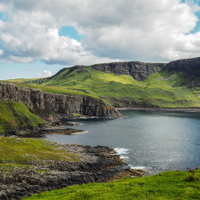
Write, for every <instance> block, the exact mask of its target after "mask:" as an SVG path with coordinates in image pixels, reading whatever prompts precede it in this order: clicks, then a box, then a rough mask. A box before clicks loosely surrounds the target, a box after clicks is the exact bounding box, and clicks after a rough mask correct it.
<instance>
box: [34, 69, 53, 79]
mask: <svg viewBox="0 0 200 200" xmlns="http://www.w3.org/2000/svg"><path fill="white" fill-rule="evenodd" d="M37 76H38V77H40V78H43V77H48V76H52V73H51V71H46V70H43V72H42V73H37Z"/></svg>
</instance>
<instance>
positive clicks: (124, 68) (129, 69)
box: [92, 61, 165, 81]
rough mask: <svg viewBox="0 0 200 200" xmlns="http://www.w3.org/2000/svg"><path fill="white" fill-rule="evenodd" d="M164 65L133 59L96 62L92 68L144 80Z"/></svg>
mask: <svg viewBox="0 0 200 200" xmlns="http://www.w3.org/2000/svg"><path fill="white" fill-rule="evenodd" d="M164 66H165V64H164V63H143V62H138V61H132V62H113V63H103V64H96V65H92V68H94V69H96V70H100V71H103V72H105V73H113V74H115V75H121V74H125V75H130V76H132V77H133V78H134V79H135V80H137V81H143V80H145V79H147V78H148V76H149V75H151V74H154V73H156V72H157V71H158V70H159V68H162V67H164Z"/></svg>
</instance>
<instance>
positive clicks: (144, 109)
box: [116, 107, 200, 112]
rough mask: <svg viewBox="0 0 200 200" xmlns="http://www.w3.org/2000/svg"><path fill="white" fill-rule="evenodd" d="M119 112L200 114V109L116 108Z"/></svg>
mask: <svg viewBox="0 0 200 200" xmlns="http://www.w3.org/2000/svg"><path fill="white" fill-rule="evenodd" d="M116 109H117V110H118V111H123V110H134V111H165V112H200V108H197V107H194V108H133V107H126V108H116Z"/></svg>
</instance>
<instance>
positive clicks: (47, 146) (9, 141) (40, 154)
mask: <svg viewBox="0 0 200 200" xmlns="http://www.w3.org/2000/svg"><path fill="white" fill-rule="evenodd" d="M33 160H37V161H42V162H44V161H45V160H55V161H57V160H58V161H62V160H67V161H78V159H77V158H76V156H75V155H73V154H70V153H68V152H67V151H66V150H65V149H61V148H59V147H57V145H56V143H53V142H49V141H46V140H41V139H30V138H26V139H25V138H9V137H1V136H0V178H2V177H1V176H2V175H5V173H7V175H9V173H13V172H15V170H14V169H15V167H18V168H34V166H32V165H27V162H30V161H33Z"/></svg>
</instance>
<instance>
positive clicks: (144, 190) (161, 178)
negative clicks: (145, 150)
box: [27, 171, 200, 200]
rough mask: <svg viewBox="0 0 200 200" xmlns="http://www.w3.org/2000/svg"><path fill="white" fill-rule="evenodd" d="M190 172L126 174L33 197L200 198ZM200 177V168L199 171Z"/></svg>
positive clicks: (198, 186)
mask: <svg viewBox="0 0 200 200" xmlns="http://www.w3.org/2000/svg"><path fill="white" fill-rule="evenodd" d="M189 175H190V174H189V172H181V171H174V172H163V173H161V174H157V175H154V176H150V177H142V178H123V179H119V180H117V181H114V182H111V183H92V184H85V185H81V186H70V187H68V188H64V189H61V190H54V191H51V192H44V193H41V194H36V195H33V196H32V197H30V198H27V199H29V200H33V199H34V200H40V199H43V200H47V199H48V200H55V199H60V200H61V199H62V200H68V199H69V200H72V199H73V200H80V199H81V200H97V199H98V200H99V199H101V200H107V199H113V200H115V199H126V200H132V199H141V200H144V199H148V200H168V199H176V200H178V199H182V200H186V199H199V196H200V182H199V181H198V180H195V181H186V178H187V177H188V176H189ZM195 176H196V178H200V172H199V171H197V172H196V173H195Z"/></svg>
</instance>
